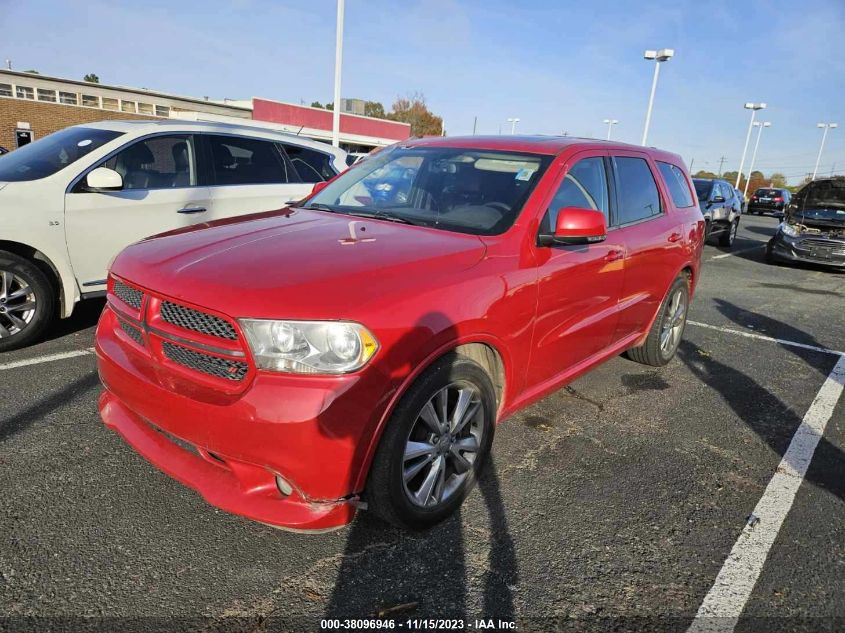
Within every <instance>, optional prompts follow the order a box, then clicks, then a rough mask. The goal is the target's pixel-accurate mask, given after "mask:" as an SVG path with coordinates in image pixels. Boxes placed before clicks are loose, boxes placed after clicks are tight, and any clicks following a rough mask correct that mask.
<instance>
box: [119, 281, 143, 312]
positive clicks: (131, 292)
mask: <svg viewBox="0 0 845 633" xmlns="http://www.w3.org/2000/svg"><path fill="white" fill-rule="evenodd" d="M112 292H113V293H114V295H115V296H116V297H117V298H118V299H120V300H121V301H123V303H125V304H126V305H129V306H132V307H133V308H135V309H136V310H140V309H141V300H142V299H143V298H144V293H143V292H141V291H140V290H136V289H135V288H130V287H129V286H127V285H126V284H125V283H123V282H122V281H120V280H119V279H115V280H114V285H113V286H112Z"/></svg>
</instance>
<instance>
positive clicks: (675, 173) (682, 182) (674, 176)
mask: <svg viewBox="0 0 845 633" xmlns="http://www.w3.org/2000/svg"><path fill="white" fill-rule="evenodd" d="M656 162H657V168H658V169H659V170H660V175H661V176H663V181H664V182H665V183H666V187H667V188H668V189H669V195H670V196H672V203H673V204H674V205H675V207H677V208H678V209H685V208H686V207H691V206H693V205H694V204H695V203H694V202H693V198H692V193H691V192H690V189H689V185H688V184H687V179H686V176H684V172H683V171H681V170H680V169H679V168H678V167H676V166H675V165H672V164H671V163H664V162H661V161H659V160H658V161H656Z"/></svg>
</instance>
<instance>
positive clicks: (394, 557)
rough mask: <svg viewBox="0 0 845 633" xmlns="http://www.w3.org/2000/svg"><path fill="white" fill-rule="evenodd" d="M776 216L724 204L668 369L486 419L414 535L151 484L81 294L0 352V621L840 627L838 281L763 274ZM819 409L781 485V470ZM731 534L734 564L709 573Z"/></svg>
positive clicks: (844, 331)
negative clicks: (491, 436)
mask: <svg viewBox="0 0 845 633" xmlns="http://www.w3.org/2000/svg"><path fill="white" fill-rule="evenodd" d="M776 224H777V220H775V219H774V218H771V217H762V218H760V217H750V216H744V217H743V224H742V226H741V228H740V232H739V237H738V239H737V242H736V244H735V246H734V249H733V250H732V251H725V250H722V249H720V248H718V247H715V246H707V247H706V251H705V256H704V259H705V261H704V270H703V274H702V278H701V281H700V284H699V288H698V294H697V297H696V299H695V302H694V304H693V307H692V310H691V313H690V320H691V323H690V324H689V325H688V326H687V329H686V333H685V337H684V338H685V340H684V342H683V344H682V347H681V349H680V352H679V355H678V357H677V358H676V359H675V360H673V361H672V362H671V363H670V364H669V365H668V366H667V367H665V368H663V369H660V370H654V369H652V368H646V367H644V366H641V365H637V364H635V363H633V362H630V361H628V360H626V359H624V358H617V359H614V360H613V361H611V362H609V363H607V364H605V365H603V366H602V367H600V368H598V369H597V370H596V371H594V372H592V373H591V374H589V375H587V376H585V377H583V378H581V379H579V380H578V381H576V382H575V383H573V384H572V385H571V386H569V387H567V388H566V389H564V390H561V391H559V392H558V393H556V394H554V395H552V396H550V397H548V398H546V399H545V400H543V401H541V402H540V403H538V404H536V405H534V406H532V407H531V408H529V409H528V410H526V411H523V412H522V413H521V414H519V415H517V416H515V417H513V418H512V419H510V420H508V421H506V422H505V423H504V424H502V425H500V426H499V428H498V430H497V436H496V440H495V445H494V450H493V455H494V460H493V464H492V465H491V467H490V468H489V469H488V471H487V472H486V475H485V477H484V478H483V480H482V483H481V485H480V487H479V489H478V490H476V491H475V492H474V493H473V494H472V495H471V497H470V498H469V499H468V501H467V503H466V504H465V505H464V507H463V508H462V511H461V513H460V516H459V517H456V518H454V519H453V520H450V521H447V522H446V523H445V524H442V525H440V526H438V527H436V528H435V529H433V530H431V531H429V532H426V533H421V534H408V533H403V532H400V531H398V530H396V529H393V528H390V527H387V526H385V525H384V524H382V523H380V522H378V521H377V520H376V519H374V518H372V517H371V516H368V515H367V514H366V512H363V513H360V514H359V517H358V519H357V520H356V521H355V522H354V523H353V524H352V525H351V526H349V527H347V528H344V529H342V530H339V531H336V532H332V533H329V534H321V535H301V534H292V533H288V532H282V531H278V530H275V529H272V528H270V527H266V526H263V525H260V524H256V523H252V522H250V521H247V520H245V519H241V518H238V517H235V516H231V515H228V514H225V513H223V512H220V511H217V510H215V509H214V508H212V507H211V506H209V505H207V504H206V503H205V502H204V501H203V500H202V499H201V498H200V497H199V496H198V495H197V494H195V493H194V492H192V491H191V490H189V489H187V488H185V487H183V486H182V485H180V484H178V483H176V482H175V481H173V480H171V479H170V478H168V477H167V476H166V475H164V474H162V473H160V472H158V471H157V470H156V469H155V468H153V467H152V466H150V465H149V464H147V463H146V462H145V461H144V460H143V459H142V458H141V457H139V456H138V455H136V454H135V453H134V452H133V451H132V450H131V449H130V448H129V447H128V446H127V445H126V444H125V443H124V442H123V441H122V440H121V439H120V438H119V437H118V436H117V435H116V434H114V433H112V432H111V431H109V430H107V429H106V428H105V427H104V426H103V425H102V423H101V422H100V420H99V417H98V415H97V412H96V401H97V396H98V394H99V383H98V379H97V374H96V369H95V360H94V356H93V354H92V353H91V352H90V348H91V346H92V344H93V332H94V325H95V323H96V319H97V314H98V311H99V310H100V309H101V308H102V302H99V303H98V302H93V303H89V304H88V305H85V306H83V309H81V310H80V311H79V313H78V314H77V315H75V316H74V317H73V319H72V320H70V321H69V322H64V323H61V324H60V325H59V326H58V328H56V329H55V330H54V331H53V332H52V333H51V335H50V340H48V341H46V342H44V343H41V344H39V345H37V346H34V347H31V348H29V349H25V350H20V351H17V352H13V353H10V354H6V355H4V356H3V357H2V358H0V380H2V395H3V397H2V405H0V407H2V409H0V490H2V491H3V493H2V495H0V533H2V534H3V545H2V548H0V629H17V628H25V627H29V628H31V629H32V630H43V629H50V628H54V629H58V628H61V627H63V626H64V627H67V628H68V629H75V628H81V627H83V626H85V625H90V626H91V627H94V628H96V626H99V625H102V624H103V623H104V622H105V623H111V624H110V626H112V628H113V630H119V629H128V628H131V627H132V626H135V627H137V628H145V627H146V628H168V629H184V630H218V629H220V630H222V629H227V630H228V629H229V628H237V629H238V630H265V629H268V628H269V629H271V630H273V629H276V628H278V629H279V630H292V631H301V630H317V629H318V628H319V622H320V618H325V617H329V618H340V619H344V618H354V617H369V616H373V615H376V614H378V613H379V612H383V611H384V610H390V609H393V608H395V610H394V611H392V612H391V613H392V615H393V616H394V617H396V618H397V621H402V622H404V621H405V620H406V619H407V618H451V617H460V618H469V620H470V624H472V622H473V621H474V620H475V619H476V618H478V619H480V618H482V617H483V618H497V619H499V618H500V619H502V620H505V621H517V622H518V623H519V628H520V630H553V629H556V628H557V629H561V630H570V629H572V630H606V629H610V628H612V627H614V626H615V627H617V628H616V630H643V631H654V630H677V631H685V630H687V629H688V628H689V627H690V626H691V625H692V626H693V627H696V626H698V625H699V624H700V622H698V623H694V622H693V618H694V617H695V616H696V613H697V612H698V611H699V608H700V607H702V604H703V603H704V604H707V605H709V607H708V608H710V609H711V610H710V611H709V612H708V613H710V614H716V615H724V616H726V617H724V618H720V619H717V620H713V621H710V622H711V624H712V623H713V622H715V623H716V624H717V625H718V626H722V627H730V628H723V629H719V630H731V628H732V627H733V624H734V622H733V621H732V620H731V617H730V615H729V614H730V612H731V609H734V610H736V609H738V612H737V613H741V618H740V620H739V622H738V623H736V628H735V630H736V631H742V632H745V631H773V630H790V631H791V630H806V631H827V630H830V631H836V630H843V629H845V454H843V451H845V404H843V398H839V394H838V392H837V391H836V385H835V382H836V381H835V380H831V378H829V376H831V374H832V372H833V371H834V367H835V366H836V365H837V363H838V362H839V361H840V359H841V358H842V357H841V356H840V355H837V354H835V353H831V352H829V351H824V350H834V351H835V350H843V349H844V348H845V315H843V313H844V312H845V274H841V273H835V272H829V271H824V270H821V269H814V268H789V267H782V266H769V265H766V264H765V263H764V262H763V243H764V242H765V241H766V240H767V239H768V237H769V236H770V235H772V234H773V233H774V229H775V226H776ZM771 339H778V340H780V342H778V341H775V340H771ZM792 343H798V344H799V345H797V346H796V345H793V344H792ZM31 361H40V362H31ZM26 363H29V364H26ZM825 389H826V390H827V391H825ZM820 391H822V392H823V393H822V394H820ZM840 391H841V388H840ZM831 393H832V394H833V395H835V396H836V397H835V398H832V399H831V398H830V397H828V398H827V399H825V398H824V397H822V396H823V395H827V396H830V394H831ZM817 394H820V395H819V397H818V398H817ZM819 403H821V404H819ZM825 407H827V409H828V410H827V414H826V417H827V418H829V422H828V421H827V419H825V420H823V421H824V422H826V423H827V425H826V429H825V430H824V434H823V437H822V438H821V440H820V441H819V442H818V446H817V447H815V446H813V447H812V448H815V452H814V454H813V452H812V450H810V451H809V454H812V461H811V462H810V463H809V468H808V469H807V470H806V475H805V476H804V478H803V480H801V478H800V477H798V476H796V475H795V474H794V473H790V472H787V471H790V469H791V468H792V467H793V466H794V467H795V468H796V469H798V470H800V464H798V462H794V463H793V462H792V461H789V460H787V459H785V460H784V462H782V458H783V456H784V453H785V452H786V451H787V448H788V447H789V446H790V441H791V440H792V438H793V435H794V434H795V433H796V430H798V429H799V426H801V425H802V419H804V420H805V422H806V421H807V419H810V421H811V422H813V420H816V419H817V418H819V417H825V416H824V411H823V409H824V408H825ZM820 409H822V410H821V411H820ZM808 411H809V412H810V413H808ZM830 411H832V415H831V413H830ZM805 414H806V418H805ZM798 450H799V457H801V456H803V457H806V456H808V455H807V450H806V445H804V452H803V453H800V450H802V449H801V447H800V446H799V447H798ZM790 451H792V449H790ZM792 455H793V453H792V452H790V456H792ZM790 459H791V457H790ZM787 461H789V463H786V464H785V462H787ZM778 475H783V477H784V481H785V482H786V484H785V485H784V486H781V488H784V487H785V488H788V487H789V485H794V486H797V494H796V495H795V497H794V502H792V500H791V498H789V499H788V500H789V502H791V503H792V505H791V508H790V506H789V505H788V504H787V505H786V507H785V508H784V503H785V501H784V499H785V498H787V497H788V494H787V493H785V492H783V490H780V492H778V490H775V491H774V492H772V491H771V490H769V489H767V487H769V488H771V486H770V482H771V481H772V480H773V477H776V476H778ZM798 484H800V486H799V485H798ZM775 488H778V486H775ZM770 492H771V493H772V494H774V495H775V496H774V497H772V498H771V500H770V501H772V504H773V505H772V504H770V503H768V502H765V501H761V498H764V497H765V498H766V499H768V498H769V497H767V496H766V495H769V494H770ZM784 495H786V496H784ZM758 502H759V503H760V506H758ZM786 510H788V513H787V514H786V517H785V520H783V523H782V525H779V524H778V521H777V520H773V519H772V518H771V517H773V516H775V517H776V516H777V513H778V512H779V511H781V512H785V511H786ZM756 511H762V514H760V516H759V517H757V518H758V519H759V521H758V520H757V519H755V517H753V516H752V515H753V514H754V513H755V512H756ZM749 517H751V519H750V520H749ZM755 539H756V540H755ZM761 542H762V545H760V543H761ZM737 547H739V548H740V549H742V548H744V547H747V548H751V550H750V554H747V557H746V558H744V559H743V558H742V557H741V556H740V559H741V560H740V564H739V566H738V567H737V565H736V564H735V565H734V566H733V567H731V562H730V561H731V558H732V557H731V552H732V550H733V551H734V553H737V551H738V550H736V548H737ZM761 557H762V558H761ZM734 558H736V557H734ZM755 561H757V562H758V563H759V577H757V576H756V575H755V574H754V571H753V570H754V566H755ZM717 578H718V579H719V582H717ZM749 578H750V580H749ZM755 580H756V582H755ZM725 581H727V583H728V584H727V585H726V584H725ZM749 582H750V586H748V587H747V592H746V593H747V595H746V594H743V589H742V587H743V586H744V585H743V583H745V584H746V585H747V584H748V583H749ZM82 617H85V618H91V619H90V620H82V619H80V618H82ZM102 618H105V620H103V619H102ZM579 627H580V628H579ZM590 627H594V628H590ZM696 630H698V629H696ZM700 630H704V629H700Z"/></svg>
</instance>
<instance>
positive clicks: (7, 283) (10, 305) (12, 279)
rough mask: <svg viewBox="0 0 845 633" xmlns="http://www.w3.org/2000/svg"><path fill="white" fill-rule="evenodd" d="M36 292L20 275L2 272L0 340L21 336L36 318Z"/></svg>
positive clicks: (0, 271)
mask: <svg viewBox="0 0 845 633" xmlns="http://www.w3.org/2000/svg"><path fill="white" fill-rule="evenodd" d="M35 308H36V299H35V290H34V289H33V288H31V287H30V285H29V284H28V283H27V282H26V281H25V280H24V279H23V278H22V277H19V276H18V275H16V274H14V273H12V272H9V271H7V270H0V339H2V338H9V337H12V336H15V335H16V334H20V333H21V332H22V331H23V330H25V329H26V327H27V326H28V325H29V324H30V323H31V322H32V319H33V318H34V317H35Z"/></svg>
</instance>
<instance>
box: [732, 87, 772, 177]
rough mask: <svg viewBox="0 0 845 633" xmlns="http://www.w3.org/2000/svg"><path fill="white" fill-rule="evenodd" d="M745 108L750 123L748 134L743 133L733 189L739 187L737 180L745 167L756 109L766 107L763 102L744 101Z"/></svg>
mask: <svg viewBox="0 0 845 633" xmlns="http://www.w3.org/2000/svg"><path fill="white" fill-rule="evenodd" d="M744 107H745V109H746V110H751V123H749V124H748V134H746V135H745V147H743V148H742V160H740V161H739V171H738V172H737V173H736V184H735V185H734V188H735V189H739V181H740V179H741V178H742V168H743V167H745V155H746V153H747V152H748V141H750V140H751V129H752V128H753V127H754V118H755V117H756V116H757V110H762V109H764V108H765V107H766V104H765V103H746V104H745V106H744Z"/></svg>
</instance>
